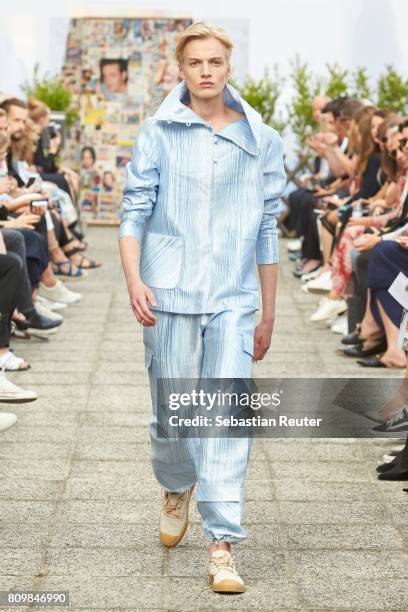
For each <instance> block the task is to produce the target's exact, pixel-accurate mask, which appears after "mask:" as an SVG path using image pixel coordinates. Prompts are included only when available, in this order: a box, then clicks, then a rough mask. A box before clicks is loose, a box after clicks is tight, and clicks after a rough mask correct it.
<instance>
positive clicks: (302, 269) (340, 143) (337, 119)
mask: <svg viewBox="0 0 408 612" xmlns="http://www.w3.org/2000/svg"><path fill="white" fill-rule="evenodd" d="M361 106H362V105H361V103H359V102H358V101H357V100H354V99H349V98H346V99H343V98H340V99H337V100H333V101H332V102H329V104H327V105H326V106H325V107H324V109H323V111H322V113H323V114H324V115H325V117H326V122H327V126H328V130H329V132H331V130H334V132H335V134H334V137H333V136H332V134H329V136H330V138H329V137H326V138H325V140H324V141H323V140H322V139H320V140H319V139H315V140H313V141H310V145H311V146H313V149H314V150H315V152H316V153H317V154H318V155H319V156H320V157H322V158H324V159H326V160H327V162H328V164H329V167H330V170H331V172H332V174H333V175H334V177H337V180H334V181H332V183H330V184H328V185H327V186H326V187H325V188H322V187H321V186H316V189H315V191H314V193H312V194H307V196H304V197H303V198H302V201H301V204H300V207H299V215H298V227H297V234H298V236H302V237H303V241H302V248H301V257H302V259H301V262H300V264H299V266H298V267H297V269H296V270H295V272H294V274H295V276H298V277H301V276H303V275H304V274H307V273H310V272H313V271H314V270H317V269H318V268H319V267H320V264H321V260H322V251H321V244H320V238H319V231H318V224H317V216H316V213H315V211H314V209H315V207H316V206H317V203H318V200H319V199H320V198H322V197H323V196H326V195H330V194H335V193H337V194H338V195H343V194H347V195H348V194H349V190H348V187H347V180H346V179H349V178H350V177H351V176H352V172H354V170H355V166H356V159H355V156H354V157H352V158H351V159H350V155H347V154H346V151H347V149H348V133H349V129H350V125H351V121H352V117H353V114H354V113H355V112H356V111H357V110H358V109H359V108H361Z"/></svg>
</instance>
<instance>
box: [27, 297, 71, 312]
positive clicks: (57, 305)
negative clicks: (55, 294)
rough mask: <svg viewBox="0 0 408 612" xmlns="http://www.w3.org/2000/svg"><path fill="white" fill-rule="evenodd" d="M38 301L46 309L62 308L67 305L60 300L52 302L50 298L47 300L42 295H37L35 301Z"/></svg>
mask: <svg viewBox="0 0 408 612" xmlns="http://www.w3.org/2000/svg"><path fill="white" fill-rule="evenodd" d="M38 302H39V303H40V304H42V305H43V306H45V308H47V309H48V310H52V311H54V310H63V309H64V308H66V307H67V305H66V304H63V303H62V302H52V301H51V300H47V298H45V297H43V296H42V295H37V299H36V301H35V303H36V304H38Z"/></svg>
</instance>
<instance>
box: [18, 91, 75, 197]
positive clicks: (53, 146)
mask: <svg viewBox="0 0 408 612" xmlns="http://www.w3.org/2000/svg"><path fill="white" fill-rule="evenodd" d="M28 115H29V117H30V119H31V120H32V121H33V122H34V123H35V125H36V126H37V128H38V131H39V138H38V142H37V147H36V150H35V152H34V156H33V162H34V165H35V166H36V168H37V170H38V172H40V174H41V177H42V178H43V179H44V180H45V181H50V182H52V183H55V184H57V185H58V186H59V187H60V188H61V189H63V190H64V191H66V189H64V188H65V183H64V182H62V183H61V178H62V177H64V178H65V180H66V181H67V182H68V185H69V195H70V196H71V198H72V201H73V202H77V200H78V191H79V176H78V174H77V173H76V172H74V171H73V170H71V169H70V168H67V167H63V168H59V167H58V164H57V155H58V153H59V151H60V148H61V142H62V141H61V133H60V131H59V129H58V126H56V125H54V124H51V123H50V109H49V108H48V106H47V105H46V104H44V103H43V102H41V101H40V100H36V99H35V98H32V97H30V98H29V99H28ZM55 175H57V176H55Z"/></svg>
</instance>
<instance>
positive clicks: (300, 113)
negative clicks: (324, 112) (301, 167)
mask: <svg viewBox="0 0 408 612" xmlns="http://www.w3.org/2000/svg"><path fill="white" fill-rule="evenodd" d="M291 67H292V72H291V75H290V79H291V82H292V86H293V89H294V93H293V96H292V99H291V101H290V103H289V104H288V105H287V107H286V108H287V113H288V119H289V125H290V127H291V128H292V131H293V133H294V134H295V136H296V138H297V142H298V152H299V153H304V150H305V141H306V138H307V130H306V127H307V126H311V127H313V128H315V127H316V122H315V120H314V119H313V114H312V101H313V98H314V97H315V96H317V95H319V94H320V93H321V88H322V85H321V81H320V80H318V79H316V78H315V77H314V75H313V74H312V73H311V71H310V70H309V67H308V65H307V64H306V63H302V62H301V61H300V58H299V56H298V55H297V56H296V57H295V59H294V60H293V61H292V62H291Z"/></svg>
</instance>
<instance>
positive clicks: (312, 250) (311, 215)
mask: <svg viewBox="0 0 408 612" xmlns="http://www.w3.org/2000/svg"><path fill="white" fill-rule="evenodd" d="M299 201H300V206H299V210H298V221H297V227H296V233H297V235H298V236H303V241H302V257H303V258H304V259H321V257H322V254H321V251H320V238H319V231H318V228H317V215H316V213H315V212H314V204H315V202H316V198H315V197H314V195H313V194H311V193H308V192H307V191H305V192H304V193H303V194H302V196H301V198H300V197H299Z"/></svg>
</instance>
